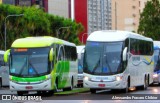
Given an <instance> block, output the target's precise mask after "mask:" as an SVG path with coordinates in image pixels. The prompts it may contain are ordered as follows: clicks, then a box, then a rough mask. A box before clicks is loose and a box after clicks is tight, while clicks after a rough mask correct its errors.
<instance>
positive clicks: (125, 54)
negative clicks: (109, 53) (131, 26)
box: [123, 47, 127, 61]
mask: <svg viewBox="0 0 160 103" xmlns="http://www.w3.org/2000/svg"><path fill="white" fill-rule="evenodd" d="M126 60H127V47H125V48H124V50H123V61H126Z"/></svg>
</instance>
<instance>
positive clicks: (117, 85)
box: [83, 81, 126, 89]
mask: <svg viewBox="0 0 160 103" xmlns="http://www.w3.org/2000/svg"><path fill="white" fill-rule="evenodd" d="M83 86H84V87H86V88H97V89H124V88H126V82H125V81H109V82H93V81H83Z"/></svg>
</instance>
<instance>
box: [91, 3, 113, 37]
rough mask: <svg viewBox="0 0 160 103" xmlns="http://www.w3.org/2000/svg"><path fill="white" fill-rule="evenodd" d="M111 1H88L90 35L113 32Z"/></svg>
mask: <svg viewBox="0 0 160 103" xmlns="http://www.w3.org/2000/svg"><path fill="white" fill-rule="evenodd" d="M111 19H112V18H111V0H88V33H89V34H90V33H91V32H93V31H95V30H111V28H112V23H111Z"/></svg>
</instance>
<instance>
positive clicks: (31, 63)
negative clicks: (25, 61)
mask: <svg viewBox="0 0 160 103" xmlns="http://www.w3.org/2000/svg"><path fill="white" fill-rule="evenodd" d="M29 64H30V66H31V67H32V68H33V70H34V71H35V73H36V75H37V76H39V74H38V72H37V70H36V69H35V67H34V66H33V64H32V63H31V62H30V60H29Z"/></svg>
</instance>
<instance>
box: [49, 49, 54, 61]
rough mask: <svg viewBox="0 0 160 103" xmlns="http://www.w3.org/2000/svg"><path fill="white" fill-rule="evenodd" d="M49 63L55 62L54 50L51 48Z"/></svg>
mask: <svg viewBox="0 0 160 103" xmlns="http://www.w3.org/2000/svg"><path fill="white" fill-rule="evenodd" d="M49 61H50V62H51V61H53V48H51V50H50V52H49Z"/></svg>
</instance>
